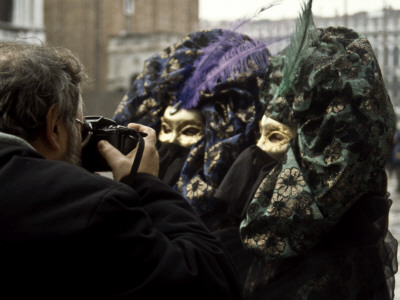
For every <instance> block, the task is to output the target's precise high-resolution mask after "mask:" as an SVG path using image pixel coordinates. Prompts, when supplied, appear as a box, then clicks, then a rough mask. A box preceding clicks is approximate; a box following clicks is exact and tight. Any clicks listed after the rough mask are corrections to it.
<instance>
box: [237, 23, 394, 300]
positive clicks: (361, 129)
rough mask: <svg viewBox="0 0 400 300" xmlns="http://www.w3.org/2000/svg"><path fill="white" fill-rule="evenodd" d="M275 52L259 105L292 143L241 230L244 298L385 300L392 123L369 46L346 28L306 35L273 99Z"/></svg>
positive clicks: (277, 72)
mask: <svg viewBox="0 0 400 300" xmlns="http://www.w3.org/2000/svg"><path fill="white" fill-rule="evenodd" d="M286 50H287V49H286ZM286 50H285V51H286ZM285 51H284V52H283V53H282V54H281V55H278V56H276V57H275V58H273V60H272V62H271V64H270V68H269V73H268V76H269V80H270V81H269V83H270V87H269V88H268V89H267V90H265V91H264V96H263V98H264V100H265V102H266V103H267V104H268V106H267V109H266V115H267V116H268V117H270V118H273V119H275V120H277V121H279V122H281V123H283V124H287V125H291V126H296V127H297V136H296V137H295V138H293V139H292V140H291V142H290V146H289V149H288V151H287V153H286V155H285V156H284V158H283V159H282V160H281V161H279V163H278V164H277V165H276V166H275V167H274V168H273V169H272V171H271V172H270V173H269V174H268V175H267V176H266V177H265V178H264V180H263V181H262V182H261V184H260V186H259V188H258V190H257V191H256V193H255V195H254V199H253V200H252V202H251V204H250V205H249V207H248V210H247V216H246V218H245V220H243V222H242V224H241V228H240V233H241V237H242V240H243V243H244V245H245V247H246V248H247V249H248V250H249V251H251V252H252V253H253V254H254V255H255V256H256V257H257V259H255V260H254V262H253V263H252V266H251V271H250V273H249V276H248V280H247V285H246V289H247V298H248V299H269V300H272V299H285V300H291V299H293V300H294V299H296V300H300V299H324V300H328V299H341V300H342V299H380V300H382V299H393V289H394V274H395V272H396V271H397V260H396V254H397V241H396V240H395V239H394V238H393V236H392V235H391V234H390V232H389V231H388V213H389V209H390V206H391V200H390V199H389V198H388V193H387V177H386V173H385V163H386V160H387V158H388V156H389V154H390V153H389V149H390V145H391V142H392V139H393V134H394V130H395V118H394V112H393V107H392V104H391V102H390V99H389V96H388V94H387V92H386V89H385V86H384V82H383V79H382V75H381V71H380V69H379V65H378V62H377V60H376V58H375V55H374V53H373V50H372V47H371V45H370V44H369V42H368V41H367V39H366V38H365V37H364V36H363V35H362V34H359V33H357V32H354V31H352V30H350V29H346V28H341V27H329V28H326V29H318V30H316V35H315V36H314V37H313V38H312V40H311V42H310V46H309V52H308V54H307V55H306V57H304V59H303V60H302V61H301V63H300V68H299V70H298V72H297V74H296V77H295V79H294V81H293V86H292V88H291V89H290V90H289V91H288V92H286V93H284V94H283V95H279V97H278V96H277V95H278V93H277V90H278V89H279V85H281V84H282V82H281V80H283V79H282V74H283V72H282V68H283V67H282V66H283V64H284V62H285V61H286V60H287V59H288V58H287V57H286V56H285V53H286V52H285Z"/></svg>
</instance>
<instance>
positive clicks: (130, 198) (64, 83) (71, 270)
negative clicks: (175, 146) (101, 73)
mask: <svg viewBox="0 0 400 300" xmlns="http://www.w3.org/2000/svg"><path fill="white" fill-rule="evenodd" d="M84 79H85V74H84V72H83V70H82V66H81V65H80V63H79V62H78V60H77V59H76V58H75V57H74V56H73V55H72V54H71V53H70V52H69V51H67V50H66V49H60V48H51V47H48V46H43V45H29V44H22V43H5V42H3V43H0V182H1V186H0V228H1V229H0V244H1V248H0V249H1V250H0V254H1V257H2V259H1V266H2V273H3V274H5V275H6V277H5V278H4V279H3V280H2V289H1V292H0V295H1V296H5V295H12V296H13V298H21V297H25V298H28V297H29V298H35V296H37V297H40V298H41V299H44V298H53V299H60V298H68V299H74V298H85V297H86V298H88V299H98V298H120V297H121V298H135V299H142V298H145V297H146V298H149V299H155V297H156V296H158V295H160V294H162V295H163V297H166V298H168V297H172V298H174V299H183V298H191V299H204V298H206V297H209V298H210V297H211V298H213V299H215V298H219V299H239V298H240V296H241V291H240V289H239V288H238V282H237V273H236V270H235V269H234V267H233V265H232V262H231V259H230V257H229V256H228V255H227V253H226V251H225V249H224V248H223V246H222V245H221V243H220V242H219V241H218V240H217V239H216V238H215V237H214V236H213V235H211V234H210V233H209V232H208V231H207V229H206V227H205V226H204V225H203V224H202V223H201V221H200V220H199V218H198V217H197V216H196V214H195V213H194V212H193V210H192V209H191V207H190V206H189V204H188V203H187V202H186V201H185V200H184V199H183V198H182V197H181V196H180V195H179V194H177V193H176V192H174V191H173V190H172V189H171V188H170V187H169V186H168V185H166V184H164V183H162V182H161V181H160V180H159V179H158V178H157V177H156V176H157V175H158V154H157V151H156V148H155V140H156V137H155V132H154V130H152V129H151V128H149V127H146V126H142V125H139V124H129V125H128V127H130V128H133V129H136V130H137V131H139V132H144V133H146V134H147V136H146V137H144V141H145V143H144V151H143V155H142V158H141V161H140V165H139V167H138V171H137V173H135V174H133V173H132V174H131V168H132V164H133V162H134V159H135V154H136V151H137V150H136V149H135V150H133V151H132V152H130V153H129V154H128V155H126V156H125V155H123V154H121V152H120V151H119V150H117V149H116V148H115V147H113V146H112V145H111V144H110V143H108V142H106V141H101V142H99V143H98V150H99V152H100V154H101V155H102V156H103V157H104V158H105V160H106V161H107V163H108V165H109V166H110V167H111V170H112V173H113V176H114V179H115V180H110V179H109V178H106V177H103V176H99V175H97V174H93V173H91V172H89V171H87V170H85V169H84V168H82V167H80V166H79V165H80V153H81V150H82V145H84V144H86V143H87V141H88V139H90V138H91V136H90V135H86V133H87V132H86V129H87V128H86V127H87V124H85V122H84V118H83V103H82V100H81V97H80V86H81V84H82V82H83V81H84ZM2 298H4V297H2Z"/></svg>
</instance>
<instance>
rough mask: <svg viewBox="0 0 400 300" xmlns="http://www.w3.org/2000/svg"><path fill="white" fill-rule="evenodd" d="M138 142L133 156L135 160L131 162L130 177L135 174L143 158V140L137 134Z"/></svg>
mask: <svg viewBox="0 0 400 300" xmlns="http://www.w3.org/2000/svg"><path fill="white" fill-rule="evenodd" d="M138 136H139V142H138V146H137V147H138V149H137V151H136V155H135V160H134V161H133V165H132V169H131V173H130V177H131V178H132V176H134V175H135V174H136V173H137V170H138V169H139V165H140V161H141V160H142V156H143V151H144V139H143V137H142V136H141V135H140V134H139V135H138Z"/></svg>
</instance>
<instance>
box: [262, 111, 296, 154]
mask: <svg viewBox="0 0 400 300" xmlns="http://www.w3.org/2000/svg"><path fill="white" fill-rule="evenodd" d="M260 127H261V137H260V139H259V140H258V142H257V146H258V147H259V148H260V149H262V150H263V151H265V152H266V153H267V154H268V155H269V156H271V157H272V158H273V159H275V160H279V159H281V158H282V157H283V155H284V154H285V152H286V150H287V147H288V146H289V141H290V140H291V139H292V138H293V137H294V136H295V135H296V130H295V129H294V128H290V127H288V126H286V125H284V124H282V123H279V122H277V121H275V120H274V119H271V118H268V117H266V116H265V115H264V116H263V118H262V120H261V124H260Z"/></svg>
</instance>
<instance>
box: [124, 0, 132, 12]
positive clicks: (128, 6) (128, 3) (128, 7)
mask: <svg viewBox="0 0 400 300" xmlns="http://www.w3.org/2000/svg"><path fill="white" fill-rule="evenodd" d="M134 12H135V0H124V13H125V15H126V16H133V13H134Z"/></svg>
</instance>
